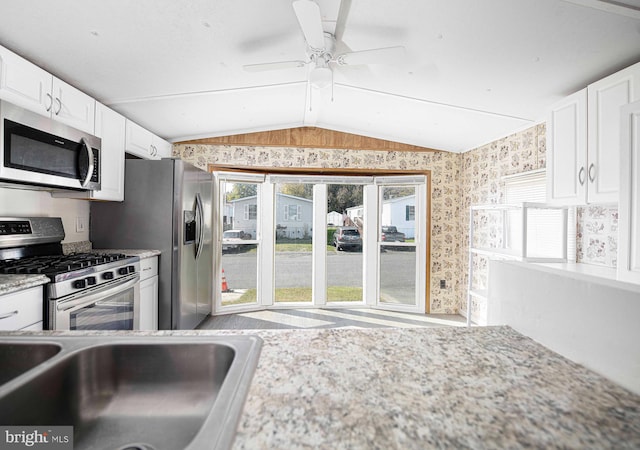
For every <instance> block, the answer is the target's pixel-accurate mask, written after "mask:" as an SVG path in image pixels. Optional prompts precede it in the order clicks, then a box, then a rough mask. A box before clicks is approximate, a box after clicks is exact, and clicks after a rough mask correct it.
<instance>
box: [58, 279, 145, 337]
mask: <svg viewBox="0 0 640 450" xmlns="http://www.w3.org/2000/svg"><path fill="white" fill-rule="evenodd" d="M49 312H50V314H49V317H50V320H51V321H52V323H51V324H50V325H51V327H50V329H52V330H139V329H140V275H139V274H137V273H136V274H132V275H129V276H126V277H122V278H119V279H117V280H115V281H112V282H110V283H107V284H103V285H101V286H99V287H97V288H95V289H90V290H89V289H88V290H85V291H82V292H79V293H76V294H73V295H70V296H68V297H65V298H63V299H59V300H51V301H50V311H49Z"/></svg>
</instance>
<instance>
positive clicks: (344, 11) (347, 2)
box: [333, 0, 351, 42]
mask: <svg viewBox="0 0 640 450" xmlns="http://www.w3.org/2000/svg"><path fill="white" fill-rule="evenodd" d="M349 11H351V0H342V1H341V2H340V10H339V11H338V19H337V20H336V31H335V32H334V33H333V35H334V36H335V38H336V41H338V42H342V36H343V35H344V28H345V26H346V24H347V17H349Z"/></svg>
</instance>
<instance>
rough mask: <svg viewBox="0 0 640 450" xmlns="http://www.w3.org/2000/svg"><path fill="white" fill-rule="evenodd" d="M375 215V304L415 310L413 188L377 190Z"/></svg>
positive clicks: (391, 187)
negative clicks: (402, 306) (401, 306)
mask: <svg viewBox="0 0 640 450" xmlns="http://www.w3.org/2000/svg"><path fill="white" fill-rule="evenodd" d="M378 212H379V224H380V227H379V229H378V247H379V260H378V261H379V265H378V267H379V272H378V274H379V278H378V281H379V297H378V303H379V304H382V305H389V306H391V305H404V306H411V307H415V306H416V305H417V290H416V282H417V281H416V280H417V279H418V277H417V268H418V259H417V253H416V245H417V242H416V187H415V186H380V188H379V209H378Z"/></svg>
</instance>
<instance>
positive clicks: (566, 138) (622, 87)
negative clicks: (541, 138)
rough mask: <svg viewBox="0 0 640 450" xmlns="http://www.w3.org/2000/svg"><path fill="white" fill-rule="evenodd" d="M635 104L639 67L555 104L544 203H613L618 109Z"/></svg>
mask: <svg viewBox="0 0 640 450" xmlns="http://www.w3.org/2000/svg"><path fill="white" fill-rule="evenodd" d="M636 100H640V63H638V64H635V65H633V66H631V67H628V68H626V69H624V70H621V71H620V72H617V73H615V74H613V75H611V76H608V77H606V78H604V79H602V80H599V81H597V82H595V83H593V84H591V85H589V86H588V87H587V88H586V89H584V90H582V91H579V92H577V93H575V94H573V95H571V96H569V97H567V98H566V99H564V100H563V101H562V102H560V103H558V104H557V105H555V106H554V107H553V108H552V109H551V112H550V114H549V117H548V122H547V127H548V129H547V152H548V156H547V170H548V175H547V176H548V183H547V184H548V189H547V195H548V201H549V203H552V204H562V205H584V204H587V203H617V202H618V196H619V170H620V108H621V107H622V106H624V105H626V104H628V103H630V102H633V101H636Z"/></svg>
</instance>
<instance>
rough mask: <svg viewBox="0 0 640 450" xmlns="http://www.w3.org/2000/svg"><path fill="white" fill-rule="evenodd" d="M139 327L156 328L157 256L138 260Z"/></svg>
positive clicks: (143, 328) (144, 328) (145, 328)
mask: <svg viewBox="0 0 640 450" xmlns="http://www.w3.org/2000/svg"><path fill="white" fill-rule="evenodd" d="M140 329H141V330H157V329H158V257H157V256H153V257H151V258H145V259H142V260H140Z"/></svg>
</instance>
